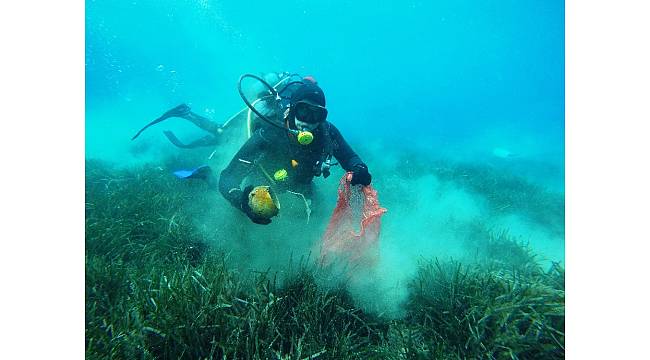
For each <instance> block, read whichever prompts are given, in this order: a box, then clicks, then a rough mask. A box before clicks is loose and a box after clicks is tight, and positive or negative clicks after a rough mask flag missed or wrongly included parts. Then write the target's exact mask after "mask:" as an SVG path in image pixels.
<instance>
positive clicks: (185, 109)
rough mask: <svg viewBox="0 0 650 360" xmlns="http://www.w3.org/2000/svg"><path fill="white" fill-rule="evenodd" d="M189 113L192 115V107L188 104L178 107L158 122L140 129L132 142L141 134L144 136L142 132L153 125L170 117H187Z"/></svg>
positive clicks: (163, 115)
mask: <svg viewBox="0 0 650 360" xmlns="http://www.w3.org/2000/svg"><path fill="white" fill-rule="evenodd" d="M189 113H190V107H189V106H187V105H186V104H180V105H178V106H177V107H175V108H173V109H171V110H169V111H167V112H165V113H164V114H162V116H161V117H159V118H157V119H156V120H154V121H152V122H150V123H148V124H147V125H146V126H145V127H143V128H142V129H140V131H138V133H137V134H135V136H133V137H132V138H131V140H135V139H136V138H137V137H138V136H140V134H142V132H143V131H144V130H145V129H147V128H148V127H149V126H151V125H155V124H157V123H159V122H161V121H163V120H166V119H168V118H170V117H183V116H186V115H187V114H189Z"/></svg>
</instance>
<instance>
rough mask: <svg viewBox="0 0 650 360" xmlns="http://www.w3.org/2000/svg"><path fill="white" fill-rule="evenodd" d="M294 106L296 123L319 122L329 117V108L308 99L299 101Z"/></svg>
mask: <svg viewBox="0 0 650 360" xmlns="http://www.w3.org/2000/svg"><path fill="white" fill-rule="evenodd" d="M294 106H295V107H296V111H295V114H296V124H297V123H298V122H301V123H310V124H318V123H321V122H323V121H325V119H326V118H327V109H326V108H325V107H324V106H321V105H317V104H312V103H309V102H306V101H299V102H297V103H296V104H295V105H294Z"/></svg>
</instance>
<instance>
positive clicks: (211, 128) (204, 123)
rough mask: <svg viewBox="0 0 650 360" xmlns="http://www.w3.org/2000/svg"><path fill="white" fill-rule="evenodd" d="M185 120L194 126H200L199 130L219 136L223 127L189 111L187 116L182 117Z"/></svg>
mask: <svg viewBox="0 0 650 360" xmlns="http://www.w3.org/2000/svg"><path fill="white" fill-rule="evenodd" d="M181 117H182V118H183V119H186V120H189V121H191V122H192V124H194V125H196V126H198V127H199V128H201V129H203V130H205V131H207V132H209V133H210V134H214V135H217V134H219V133H220V132H221V125H219V124H217V123H216V122H214V121H212V120H210V119H208V118H206V117H204V116H201V115H198V114H196V113H194V112H192V111H189V112H188V113H187V114H185V115H183V116H181Z"/></svg>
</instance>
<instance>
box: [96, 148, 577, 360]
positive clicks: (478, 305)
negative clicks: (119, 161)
mask: <svg viewBox="0 0 650 360" xmlns="http://www.w3.org/2000/svg"><path fill="white" fill-rule="evenodd" d="M85 165H86V220H85V228H86V229H85V230H86V239H85V262H86V269H85V271H86V273H85V352H86V358H89V359H296V360H302V359H562V358H564V343H565V336H564V299H565V292H564V268H563V266H562V264H561V262H557V261H542V260H543V259H541V258H540V257H539V256H538V255H537V254H536V253H535V252H534V250H533V249H532V247H531V246H529V244H527V243H526V241H524V240H523V239H521V238H519V237H517V236H514V235H512V234H511V232H509V231H508V230H507V229H497V228H494V227H493V226H491V225H490V224H487V223H484V222H480V221H472V222H471V223H470V224H466V225H465V226H464V228H465V231H464V232H463V236H462V238H458V241H459V243H460V245H459V246H461V247H462V249H463V253H465V254H468V255H467V256H464V257H455V258H454V257H450V256H440V257H438V256H435V253H432V254H430V256H421V257H419V258H413V259H412V262H413V263H414V271H412V272H410V273H409V275H408V277H407V278H406V280H405V281H404V283H402V284H401V287H402V288H403V296H402V297H401V298H400V301H399V302H398V304H397V305H396V308H397V309H398V310H397V311H393V312H390V313H389V312H382V311H378V310H377V309H376V308H372V307H369V306H367V303H368V299H364V301H359V297H358V296H357V295H356V294H357V293H356V292H355V291H354V289H353V282H352V281H351V280H350V279H349V278H348V277H347V276H345V275H341V274H340V273H337V272H336V271H335V270H334V269H331V268H327V267H322V266H319V263H318V261H316V259H315V256H313V257H309V256H300V257H296V258H293V259H291V260H289V261H287V263H286V264H285V266H280V267H268V268H262V269H253V268H250V267H247V266H242V262H243V261H242V258H241V257H240V255H239V254H238V253H233V252H232V251H230V249H229V246H228V245H227V244H229V243H231V244H235V243H238V242H239V243H242V242H243V243H246V239H243V238H238V236H239V237H243V236H245V233H239V232H236V231H233V232H229V233H228V234H226V235H224V234H223V233H220V232H218V231H206V229H205V228H203V227H202V226H201V224H200V222H199V221H197V216H196V214H197V213H200V212H201V211H204V209H206V208H209V207H210V206H211V202H212V201H213V199H211V198H210V197H209V196H206V185H205V184H203V183H199V182H186V183H181V182H179V181H178V180H177V179H175V178H174V177H173V176H170V174H169V172H168V171H166V170H167V167H168V166H169V167H171V166H173V160H169V161H168V162H167V163H164V164H163V165H162V167H160V166H158V165H159V164H157V165H156V166H151V165H149V166H145V165H142V166H131V167H116V166H114V165H113V164H111V163H108V162H105V161H101V160H86V164H85ZM412 169H416V170H413V171H416V172H417V174H414V175H417V176H436V178H438V179H440V181H443V182H453V183H454V184H455V185H456V186H458V187H460V188H463V189H465V190H466V191H471V192H474V193H483V194H484V197H485V198H486V199H488V201H487V203H486V204H487V205H486V209H488V210H487V211H491V212H492V213H498V212H503V211H506V209H505V208H506V207H507V211H513V209H514V210H517V211H519V212H520V213H523V214H524V215H526V216H528V217H529V218H531V219H535V221H536V223H538V224H542V225H544V226H546V227H548V228H550V229H551V231H552V232H554V233H556V232H563V226H564V223H563V202H564V199H563V198H558V196H557V194H555V193H548V192H545V191H544V190H543V189H541V188H538V187H535V186H533V185H531V184H529V183H527V182H526V181H525V180H522V179H517V178H508V177H507V176H505V175H504V174H503V173H501V172H495V171H492V170H490V169H489V168H485V167H481V166H475V165H471V166H470V165H466V164H458V163H445V164H436V166H423V168H422V169H420V170H417V167H412ZM508 179H510V180H508ZM377 187H378V188H380V191H381V190H385V191H384V194H386V196H385V202H386V203H388V204H390V203H391V198H390V196H389V195H388V194H389V191H388V190H387V189H381V184H378V185H377ZM497 189H500V190H499V191H497ZM524 199H533V201H525V200H524ZM535 204H536V205H535ZM506 205H507V206H506ZM554 206H555V207H557V208H561V210H557V211H550V212H549V211H541V210H540V209H543V208H546V209H548V208H549V207H550V208H552V207H554ZM388 207H389V211H391V208H390V206H388ZM389 214H390V213H389ZM553 214H554V215H553ZM223 236H228V238H229V242H223V241H221V240H219V239H218V238H219V237H223ZM410 236H414V235H410ZM418 236H420V237H427V236H435V234H431V233H426V232H420V233H419V235H418ZM244 248H245V247H244ZM251 251H252V250H251ZM358 281H359V279H356V280H355V282H358Z"/></svg>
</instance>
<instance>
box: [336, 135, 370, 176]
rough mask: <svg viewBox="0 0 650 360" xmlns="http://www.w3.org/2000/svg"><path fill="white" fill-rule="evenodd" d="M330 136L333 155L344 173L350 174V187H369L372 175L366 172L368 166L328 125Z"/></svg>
mask: <svg viewBox="0 0 650 360" xmlns="http://www.w3.org/2000/svg"><path fill="white" fill-rule="evenodd" d="M330 136H331V137H332V142H333V145H334V149H333V153H334V157H335V158H336V160H338V161H339V163H341V166H342V167H343V169H344V170H345V171H350V172H352V178H351V179H350V183H351V184H352V185H357V184H361V185H364V186H365V185H370V182H371V181H372V175H370V173H369V172H368V166H367V165H366V164H365V163H364V162H363V161H362V160H361V158H360V157H359V155H357V153H355V152H354V150H352V148H351V147H350V145H348V143H347V141H345V139H344V138H343V136H342V135H341V132H339V130H338V129H337V128H336V127H334V125H332V124H330Z"/></svg>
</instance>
